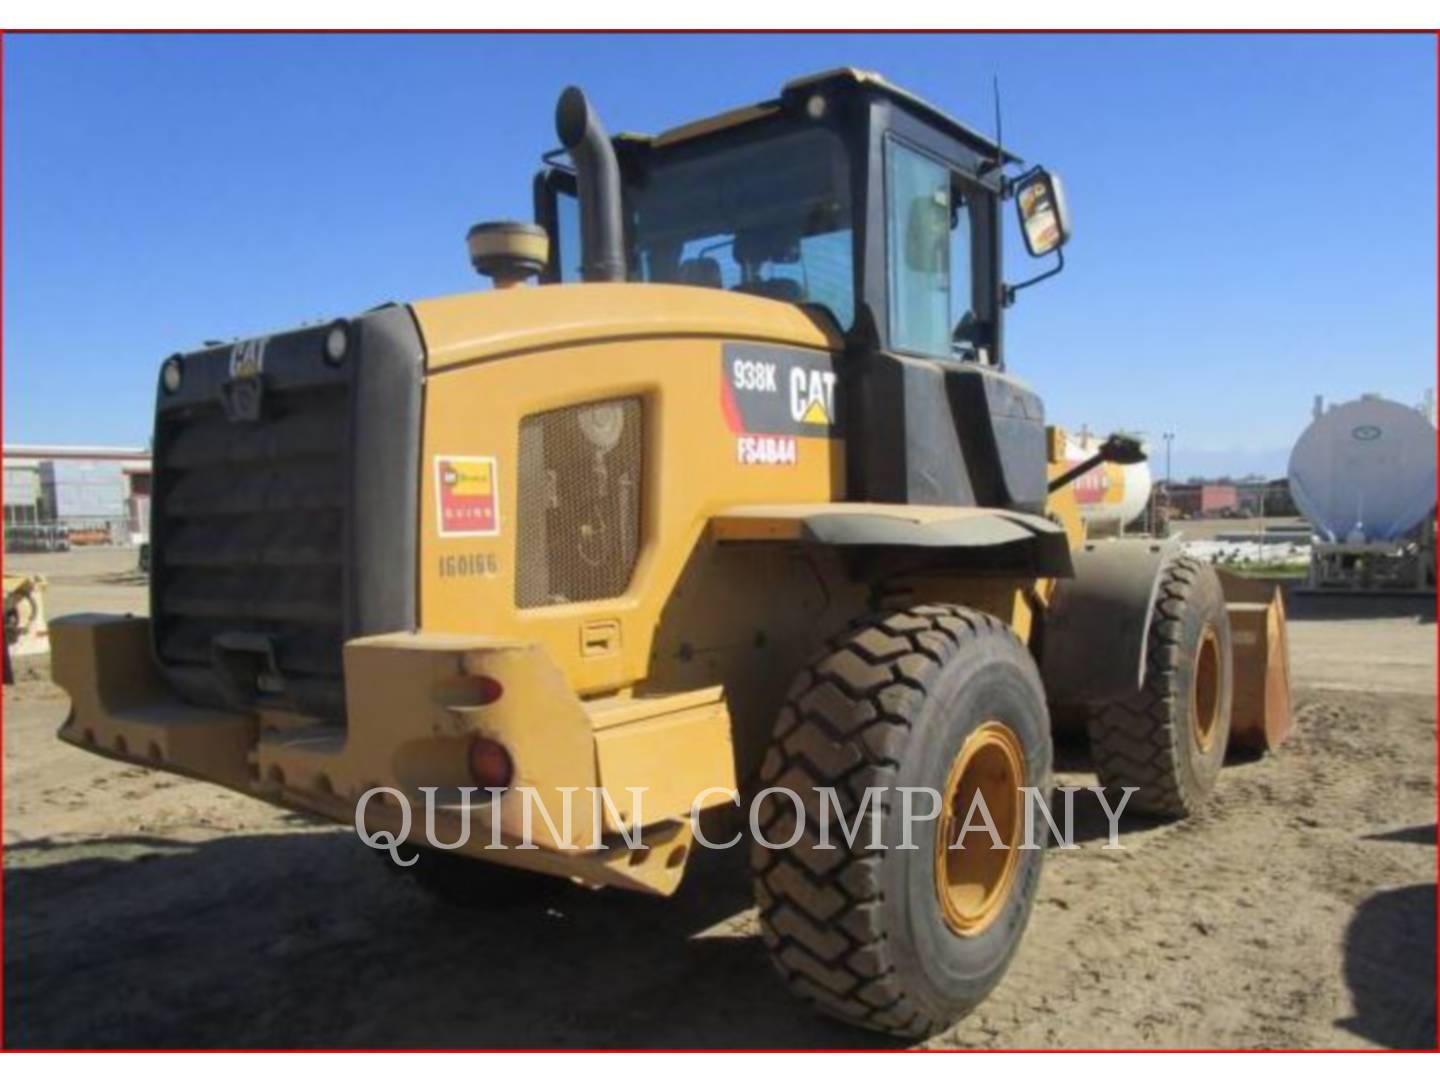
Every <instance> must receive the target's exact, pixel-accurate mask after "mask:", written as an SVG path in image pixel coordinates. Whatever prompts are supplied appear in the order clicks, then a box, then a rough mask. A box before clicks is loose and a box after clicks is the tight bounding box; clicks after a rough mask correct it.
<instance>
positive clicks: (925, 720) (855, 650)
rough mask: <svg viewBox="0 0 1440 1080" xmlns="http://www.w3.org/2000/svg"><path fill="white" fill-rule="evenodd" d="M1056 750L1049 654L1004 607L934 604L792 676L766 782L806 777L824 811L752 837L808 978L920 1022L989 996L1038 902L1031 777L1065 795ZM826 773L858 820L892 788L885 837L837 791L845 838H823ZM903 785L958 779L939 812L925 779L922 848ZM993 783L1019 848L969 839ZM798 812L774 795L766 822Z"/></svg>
mask: <svg viewBox="0 0 1440 1080" xmlns="http://www.w3.org/2000/svg"><path fill="white" fill-rule="evenodd" d="M1050 764H1051V748H1050V723H1049V714H1048V713H1047V711H1046V706H1045V694H1044V690H1043V687H1042V685H1041V682H1040V675H1039V672H1038V671H1037V669H1036V666H1035V663H1034V660H1033V659H1032V658H1031V656H1030V654H1029V653H1028V652H1027V651H1026V649H1025V646H1024V645H1023V644H1022V643H1021V642H1020V640H1019V639H1018V638H1016V637H1015V635H1014V634H1013V633H1012V632H1011V630H1010V628H1009V627H1007V626H1006V625H1005V624H1003V623H1001V622H1000V621H999V620H997V619H995V618H993V617H991V616H989V615H985V614H981V613H979V612H975V611H971V610H968V609H966V608H962V607H956V606H953V605H942V604H934V605H925V606H920V607H915V608H912V609H910V610H907V611H902V612H898V613H894V614H889V615H876V616H873V617H871V618H870V619H868V620H866V621H864V622H862V623H860V624H858V625H857V626H855V627H853V628H852V629H851V630H849V631H847V632H846V633H845V634H842V635H841V636H840V637H839V638H837V639H836V640H835V641H833V642H832V643H831V645H830V651H829V652H828V653H827V654H826V655H824V656H823V657H821V658H820V659H819V660H818V661H817V662H815V663H813V664H811V665H810V666H808V667H806V668H805V669H803V670H802V671H801V672H800V674H799V675H798V676H797V677H796V679H795V681H794V683H793V684H792V686H791V689H790V694H789V698H788V701H787V704H786V705H785V706H784V708H783V709H782V710H781V712H780V715H779V718H778V719H777V721H776V725H775V730H774V735H773V741H772V745H771V747H770V750H769V752H768V753H767V755H766V758H765V761H764V764H763V765H762V767H761V773H760V779H761V786H762V787H778V788H788V789H789V790H793V791H794V792H796V794H797V795H798V796H799V797H800V800H801V803H802V805H803V806H804V807H805V811H806V812H805V814H804V819H805V820H804V822H803V823H801V825H802V827H801V828H800V829H799V830H798V841H797V842H796V843H794V844H793V845H792V846H789V847H779V848H776V849H771V848H768V847H765V846H763V845H762V844H760V843H758V842H756V843H753V844H752V847H751V871H752V878H753V883H754V889H755V896H756V901H757V903H758V905H759V908H760V922H761V929H762V932H763V934H764V937H765V942H766V945H767V947H768V948H769V951H770V955H771V958H772V960H773V961H774V963H775V966H776V967H777V968H778V970H779V971H780V974H781V975H782V976H783V977H784V979H785V981H786V983H787V984H788V985H789V987H790V989H791V990H792V991H793V992H795V993H796V994H798V995H799V996H801V997H803V998H806V999H808V1000H809V1001H810V1002H812V1003H813V1004H814V1005H815V1006H816V1007H817V1008H819V1009H820V1010H821V1011H823V1012H825V1013H828V1014H830V1015H832V1016H835V1017H838V1018H840V1019H842V1020H845V1021H848V1022H850V1023H853V1024H857V1025H860V1026H862V1027H867V1028H871V1029H874V1030H877V1031H882V1032H885V1033H887V1034H892V1035H899V1036H906V1037H923V1036H925V1035H929V1034H933V1033H935V1032H937V1031H941V1030H944V1029H945V1028H947V1027H949V1026H951V1025H952V1024H954V1023H955V1021H957V1020H958V1019H959V1018H960V1017H961V1016H963V1015H964V1014H965V1013H966V1012H968V1011H969V1010H970V1009H971V1008H973V1007H974V1006H975V1005H976V1004H977V1003H978V1002H980V1001H981V1000H982V999H983V998H984V997H985V996H986V995H987V994H988V993H989V992H990V991H991V990H992V989H993V988H994V986H995V985H996V984H997V983H998V982H999V981H1000V978H1001V976H1002V975H1003V974H1004V972H1005V969H1006V967H1007V966H1008V964H1009V962H1010V959H1011V957H1012V956H1013V955H1014V952H1015V949H1016V946H1017V945H1018V944H1019V941H1020V937H1021V935H1022V934H1023V932H1024V929H1025V925H1026V922H1027V921H1028V919H1029V915H1030V909H1031V906H1032V904H1033V901H1034V898H1035V892H1036V889H1037V887H1038V884H1039V874H1040V864H1041V858H1042V855H1043V844H1044V840H1045V837H1044V836H1043V835H1042V836H1039V837H1037V838H1036V839H1037V843H1038V844H1040V845H1042V846H1041V847H1038V848H1030V849H1022V848H1020V847H1019V845H1018V844H1017V843H1016V840H1017V839H1023V836H1022V835H1020V829H1019V824H1020V821H1021V819H1022V818H1023V816H1024V815H1023V800H1024V794H1023V792H1022V790H1021V789H1022V788H1023V787H1026V786H1028V787H1032V788H1038V789H1039V790H1040V792H1042V793H1043V797H1044V798H1046V799H1048V797H1049V790H1050ZM826 788H833V789H834V792H835V799H836V801H837V802H838V803H839V804H840V808H841V810H842V811H843V813H844V815H845V819H846V821H847V822H850V823H852V826H853V823H854V822H855V821H856V817H857V810H858V809H859V808H860V806H861V805H862V804H863V800H864V797H865V792H866V790H867V789H881V791H882V792H883V795H881V796H878V801H879V807H880V812H881V819H880V825H879V828H880V835H879V839H880V845H879V848H878V849H872V846H873V845H872V843H871V841H872V836H871V832H870V824H869V823H868V822H863V823H862V824H861V827H860V828H858V829H855V831H854V832H853V835H852V837H851V838H847V837H846V836H845V835H844V834H843V832H842V831H841V828H840V823H839V821H838V820H836V819H835V815H834V814H833V806H832V807H831V811H832V813H831V821H830V829H829V832H830V836H829V840H830V844H831V845H833V847H832V848H831V849H829V850H827V849H826V848H825V847H823V846H821V844H820V835H819V826H818V822H817V815H818V812H819V804H820V802H821V800H822V799H827V798H828V796H827V795H826V794H824V789H826ZM902 788H929V789H933V790H935V791H936V792H939V793H942V795H941V798H940V800H939V802H940V803H941V805H942V806H943V807H944V809H943V810H942V812H941V814H940V816H938V817H937V818H933V819H930V820H921V817H920V815H924V814H925V813H927V812H928V811H929V809H930V808H931V807H930V804H929V803H928V802H927V799H926V797H925V796H924V795H923V794H920V795H918V796H915V797H914V798H915V801H914V804H913V805H914V808H915V815H916V816H915V819H914V821H913V829H912V833H911V837H910V843H911V847H910V849H906V848H905V847H902V844H903V842H904V839H905V836H904V827H903V799H904V796H903V794H902V793H901V791H900V789H902ZM975 788H980V789H981V790H982V791H985V792H986V799H985V802H986V804H987V806H988V807H989V808H990V809H991V811H992V816H993V818H994V819H995V826H996V831H997V833H998V834H1000V835H1001V837H1002V840H1003V841H1004V842H1005V843H1006V850H1005V851H1003V852H992V851H991V850H990V848H991V841H990V840H989V839H988V838H987V836H986V835H985V834H984V833H980V834H976V833H971V834H970V835H969V836H968V838H967V843H966V849H967V850H965V851H964V852H960V853H958V854H957V853H956V852H955V851H953V850H952V847H951V842H950V837H951V836H953V835H954V834H955V832H956V831H957V830H958V829H959V828H960V825H961V824H962V823H963V820H964V818H965V816H966V808H968V806H969V801H968V793H969V792H971V791H973V790H974V789H975ZM961 803H964V806H963V807H962V806H960V804H961ZM873 805H875V804H874V803H872V806H873ZM796 816H797V815H796V811H795V807H794V806H793V804H792V803H791V801H790V800H789V799H788V798H782V797H778V796H776V797H771V798H769V799H767V800H766V801H764V802H762V803H761V804H760V806H759V807H758V809H757V818H756V822H757V824H758V826H759V835H760V836H762V837H764V838H765V840H766V841H767V842H768V843H771V844H784V843H785V842H786V841H787V840H788V839H790V838H791V836H792V835H794V834H795V833H796V832H797V828H796V826H797V822H796ZM975 820H976V821H978V820H979V819H978V818H976V819H975ZM1041 831H1042V832H1043V830H1041ZM942 838H944V840H943V841H942ZM972 852H973V857H972Z"/></svg>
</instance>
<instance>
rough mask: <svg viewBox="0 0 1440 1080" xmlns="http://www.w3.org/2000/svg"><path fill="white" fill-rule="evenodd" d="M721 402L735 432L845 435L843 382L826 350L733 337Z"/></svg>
mask: <svg viewBox="0 0 1440 1080" xmlns="http://www.w3.org/2000/svg"><path fill="white" fill-rule="evenodd" d="M720 364H721V368H720V408H721V410H722V411H723V412H724V414H725V421H726V423H727V424H728V425H729V426H730V430H731V431H733V432H734V433H735V434H736V435H787V436H791V437H794V436H800V437H809V438H817V439H833V438H838V437H839V436H840V435H841V426H840V411H839V406H840V402H839V401H838V391H839V382H838V380H837V379H836V377H835V367H834V364H833V362H832V361H831V358H830V356H829V355H828V354H827V353H822V352H811V351H809V350H806V349H786V348H781V347H779V346H775V345H741V344H738V343H735V342H728V343H726V345H725V348H724V351H723V352H722V354H721V358H720Z"/></svg>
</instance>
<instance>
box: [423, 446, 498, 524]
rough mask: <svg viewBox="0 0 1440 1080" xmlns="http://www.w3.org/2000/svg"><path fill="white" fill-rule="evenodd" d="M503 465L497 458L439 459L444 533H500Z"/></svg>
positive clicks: (438, 500) (437, 493)
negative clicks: (500, 478) (500, 473)
mask: <svg viewBox="0 0 1440 1080" xmlns="http://www.w3.org/2000/svg"><path fill="white" fill-rule="evenodd" d="M499 472H500V470H499V468H498V467H497V466H496V464H495V459H494V458H493V457H446V456H437V457H436V458H435V501H436V504H437V505H438V508H439V512H440V535H441V536H499V535H500V493H499V484H498V480H499Z"/></svg>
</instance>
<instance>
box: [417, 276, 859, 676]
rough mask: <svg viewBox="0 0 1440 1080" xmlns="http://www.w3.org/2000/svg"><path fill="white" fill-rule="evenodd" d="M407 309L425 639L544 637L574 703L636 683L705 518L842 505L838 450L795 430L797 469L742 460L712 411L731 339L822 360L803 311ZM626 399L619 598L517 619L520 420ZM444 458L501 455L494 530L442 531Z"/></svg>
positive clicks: (606, 300)
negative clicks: (779, 505) (414, 325)
mask: <svg viewBox="0 0 1440 1080" xmlns="http://www.w3.org/2000/svg"><path fill="white" fill-rule="evenodd" d="M562 301H563V303H562ZM667 312H674V313H673V314H667ZM415 313H416V317H417V319H418V320H419V323H420V327H421V331H422V333H423V334H424V337H425V341H426V344H427V346H428V348H429V350H430V374H429V376H428V381H427V387H426V403H425V424H424V442H423V448H422V457H421V461H422V469H423V475H422V490H421V507H422V519H421V522H420V530H421V531H420V537H421V542H420V568H419V570H420V622H421V625H422V627H423V628H424V629H425V630H427V631H440V632H446V631H453V632H460V633H473V632H478V631H480V630H482V629H483V632H484V633H487V634H497V635H500V636H505V637H516V638H521V639H525V640H531V641H536V642H539V643H541V644H542V645H543V646H544V648H545V649H546V651H547V652H548V653H549V654H550V656H551V658H552V659H553V660H554V661H555V662H556V663H557V664H558V665H559V666H560V667H561V669H562V670H563V671H564V672H565V673H566V675H567V677H568V678H569V679H570V681H571V685H572V687H573V688H574V690H575V691H576V692H577V693H578V694H580V695H581V696H587V695H592V694H597V693H602V692H605V691H610V690H614V689H617V688H620V687H623V686H627V685H631V684H633V683H636V682H638V681H640V680H641V679H643V678H644V677H645V675H646V673H647V670H648V668H649V659H650V654H651V651H652V645H653V640H654V635H655V632H656V628H657V626H658V625H659V623H660V621H661V609H662V607H663V606H664V605H665V604H666V603H667V602H668V601H669V599H670V594H671V592H672V589H673V586H674V584H675V582H676V581H677V580H678V579H679V577H680V575H681V572H682V571H683V569H684V567H685V565H686V562H687V561H688V560H689V559H690V557H691V553H692V552H693V551H694V550H695V548H696V545H697V544H698V543H699V542H700V540H701V537H702V534H703V533H704V531H705V528H706V524H707V522H708V521H709V518H710V516H711V515H712V514H713V513H714V512H715V511H717V510H719V509H720V508H722V507H726V506H733V505H736V504H741V503H747V502H762V501H776V500H784V501H790V502H829V501H832V500H840V499H843V498H844V474H845V467H844V449H843V443H842V442H840V441H839V440H838V439H830V438H813V437H800V438H797V439H796V448H797V452H798V458H797V460H796V462H795V464H793V465H783V466H764V465H749V464H741V463H740V461H739V460H738V455H737V435H736V433H735V432H734V431H732V430H731V428H730V427H729V426H728V424H727V420H726V415H725V411H724V409H723V408H722V405H721V394H720V390H721V377H722V366H721V365H722V348H723V344H724V343H725V342H727V341H728V342H744V341H763V342H767V343H771V344H783V345H787V346H792V347H803V348H810V349H814V350H816V352H817V355H819V354H822V353H824V352H825V351H827V350H829V349H832V348H835V347H837V346H838V343H837V342H834V341H832V340H830V339H829V338H827V337H826V336H825V334H824V333H823V332H822V331H821V330H820V329H819V328H818V326H817V324H816V323H815V322H813V321H812V320H810V319H809V318H808V317H806V316H805V315H804V314H803V313H802V312H801V311H800V310H799V309H798V308H795V307H793V306H791V305H787V304H779V303H776V302H774V301H768V300H759V299H755V298H753V297H746V296H740V295H736V294H731V293H724V292H719V291H717V290H713V289H698V288H685V287H679V286H675V287H671V286H650V285H646V286H633V285H593V286H591V285H585V286H574V287H570V286H567V287H565V288H563V289H556V288H536V289H524V290H512V291H510V292H507V293H505V294H504V295H503V296H497V294H494V293H479V294H473V295H467V296H460V297H448V298H445V299H443V300H436V301H429V302H425V303H420V304H416V305H415ZM631 396H636V397H639V398H640V399H641V401H642V409H643V417H644V419H643V423H644V426H645V447H646V448H645V457H644V469H645V471H644V474H643V477H642V480H641V486H642V492H641V504H642V511H641V547H640V555H639V561H638V563H637V566H636V569H635V573H634V575H633V577H632V579H631V581H630V585H629V588H628V589H626V591H625V593H624V594H623V595H621V596H618V597H615V598H613V599H608V600H597V601H589V602H584V603H574V604H563V605H557V606H552V607H540V608H530V609H524V610H521V609H517V608H516V605H515V595H516V594H515V567H516V558H515V544H516V530H515V527H514V523H515V521H516V511H517V505H516V491H517V487H518V484H517V462H518V457H519V450H518V439H519V430H520V422H521V420H522V419H523V418H525V417H526V416H529V415H531V414H533V413H539V412H544V411H546V410H550V409H555V408H560V407H562V406H566V405H573V404H576V403H581V402H588V401H599V400H605V399H611V398H620V397H631ZM445 456H470V457H482V458H494V460H495V463H496V469H497V472H498V485H497V486H498V491H499V498H498V505H499V524H498V530H497V532H496V535H494V536H487V537H469V536H467V537H454V536H442V535H441V534H440V527H439V522H438V517H437V500H438V495H437V491H436V484H437V481H436V470H435V468H434V464H433V463H434V462H435V460H436V458H437V457H445ZM455 567H466V568H473V567H484V568H485V572H483V573H465V574H455V573H452V570H453V569H454V568H455ZM492 568H493V569H492ZM597 646H598V647H597Z"/></svg>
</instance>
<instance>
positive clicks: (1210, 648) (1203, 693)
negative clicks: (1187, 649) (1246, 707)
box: [1190, 624, 1220, 753]
mask: <svg viewBox="0 0 1440 1080" xmlns="http://www.w3.org/2000/svg"><path fill="white" fill-rule="evenodd" d="M1219 719H1220V641H1219V639H1218V638H1216V636H1215V629H1214V627H1212V626H1209V625H1208V624H1207V625H1206V627H1205V632H1204V633H1203V634H1201V635H1200V644H1199V645H1197V646H1196V647H1195V663H1194V665H1193V666H1192V667H1191V669H1190V733H1191V735H1193V736H1194V738H1195V745H1196V746H1198V747H1199V748H1200V749H1201V751H1202V752H1206V753H1208V752H1209V750H1210V745H1211V744H1212V743H1213V742H1214V741H1215V727H1216V725H1217V723H1218V721H1219Z"/></svg>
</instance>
